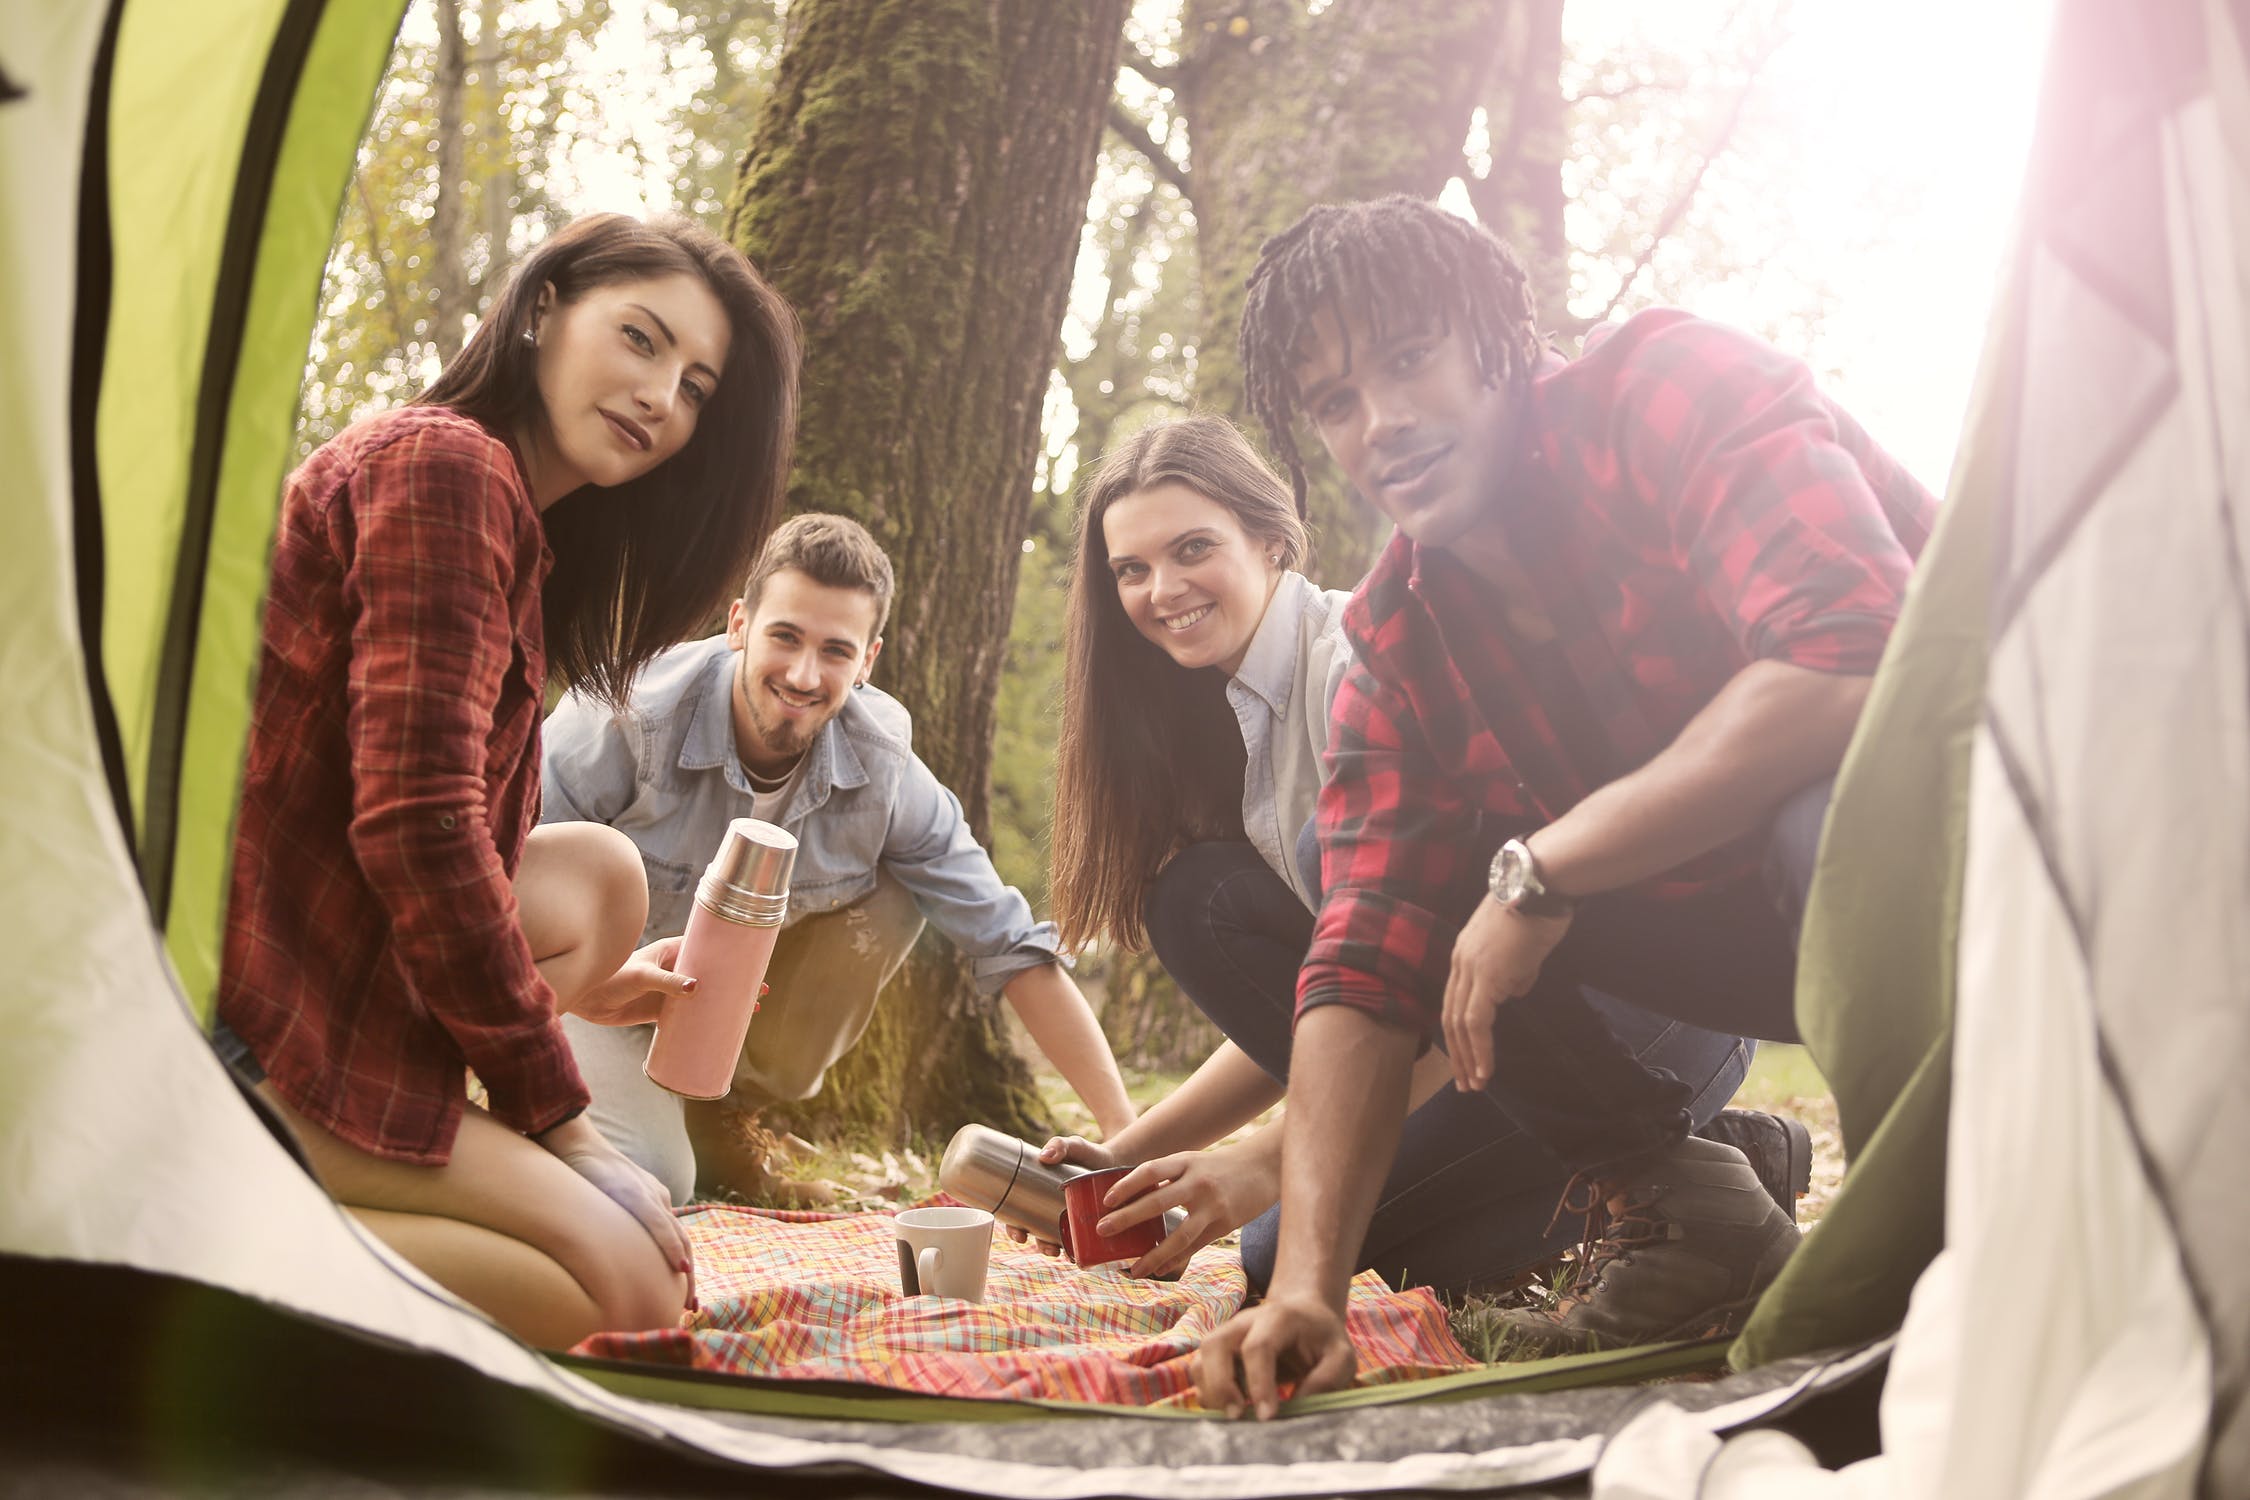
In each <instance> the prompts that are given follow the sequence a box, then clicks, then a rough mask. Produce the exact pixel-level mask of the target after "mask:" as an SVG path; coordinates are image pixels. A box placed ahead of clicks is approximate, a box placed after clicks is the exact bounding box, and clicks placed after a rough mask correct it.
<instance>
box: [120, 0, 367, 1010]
mask: <svg viewBox="0 0 2250 1500" xmlns="http://www.w3.org/2000/svg"><path fill="white" fill-rule="evenodd" d="M404 9H405V4H404V0H217V3H212V4H205V5H193V6H167V5H149V4H130V5H123V6H119V7H116V8H115V10H114V14H115V16H116V18H117V25H116V35H115V56H114V64H113V69H112V73H111V82H110V90H109V99H110V109H109V111H108V116H107V120H106V122H105V123H106V131H107V153H106V161H104V162H102V163H99V164H97V165H99V166H101V167H103V168H104V169H106V176H107V179H108V182H107V186H108V193H107V202H108V213H109V228H110V240H109V242H110V247H111V275H110V277H109V286H108V339H107V345H106V348H105V350H104V351H103V359H102V365H101V369H102V384H101V389H100V397H99V406H98V410H97V412H96V414H95V423H94V430H95V434H96V444H97V447H96V452H97V465H98V470H99V474H98V484H99V493H100V495H101V496H102V500H103V513H102V527H103V549H104V560H105V568H104V576H103V578H102V580H101V587H102V597H103V601H104V610H103V617H102V622H101V626H102V648H103V649H102V656H103V660H102V663H101V665H102V669H103V674H104V676H105V677H106V679H107V682H108V687H109V695H110V700H111V703H112V706H113V707H114V710H115V712H116V717H117V729H118V734H119V738H120V740H121V742H122V751H123V758H124V766H125V771H126V775H127V778H128V790H129V795H130V797H131V799H132V806H133V810H134V819H135V822H134V838H135V843H136V849H137V853H138V856H139V861H140V868H141V871H142V876H143V880H144V882H145V884H146V885H147V888H148V891H149V898H150V902H151V906H152V908H153V910H154V911H155V914H156V917H157V920H158V922H159V924H160V925H161V926H162V928H163V930H164V932H165V935H166V940H167V943H168V945H169V948H170V951H171V956H172V961H173V964H174V966H175V968H176V969H177V971H178V973H179V976H180V982H181V984H182V986H183V988H184V989H185V991H186V993H187V996H188V1000H189V1003H190V1005H191V1006H193V1007H194V1008H195V1009H196V1011H197V1012H198V1013H199V1014H203V1015H208V1014H209V1008H210V1004H211V993H212V987H213V984H214V982H215V979H216V976H217V972H218V943H219V925H220V919H221V915H222V905H223V902H224V898H225V891H226V872H227V868H228V863H229V861H228V836H229V831H230V830H231V828H232V824H233V807H234V799H235V795H236V784H237V781H238V778H239V767H240V762H241V757H242V746H243V735H244V732H245V728H246V725H247V722H248V709H249V694H250V685H251V676H252V668H253V664H254V662H255V660H256V656H255V650H256V642H257V628H258V608H259V604H260V602H261V601H262V600H263V598H264V595H265V577H264V574H265V567H264V559H265V556H266V551H267V547H268V544H269V543H270V541H271V537H272V530H273V523H274V517H275V514H276V497H277V496H278V494H279V492H280V485H281V480H282V478H283V476H284V475H285V474H286V473H287V471H288V469H289V466H290V461H291V457H292V452H291V445H292V438H293V426H294V419H295V410H296V391H297V388H298V386H299V384H300V383H301V381H302V379H303V370H304V362H303V355H304V350H305V348H306V346H307V344H308V342H309V340H310V337H311V332H312V319H313V313H314V309H315V307H316V306H317V302H318V294H319V287H320V276H321V271H322V268H323V266H324V265H325V263H326V260H327V253H328V244H329V240H330V238H331V237H332V236H333V234H334V232H335V222H336V205H337V204H338V203H340V202H341V201H342V199H343V193H344V189H345V186H346V184H347V183H348V181H349V174H350V172H351V168H352V162H353V157H354V153H355V151H356V149H357V146H358V142H359V137H360V133H361V131H362V130H364V129H365V127H366V121H367V115H368V111H369V108H370V104H371V101H372V100H373V98H374V93H375V86H376V84H377V82H378V81H379V80H380V78H381V77H382V72H383V66H384V63H385V61H386V60H387V58H388V56H389V50H390V39H391V36H392V34H393V33H394V32H395V31H396V30H397V27H398V23H399V17H400V14H401V12H402V11H403V10H404Z"/></svg>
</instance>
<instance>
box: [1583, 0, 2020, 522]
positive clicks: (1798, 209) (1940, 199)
mask: <svg viewBox="0 0 2250 1500" xmlns="http://www.w3.org/2000/svg"><path fill="white" fill-rule="evenodd" d="M1737 8H1738V0H1571V3H1570V4H1569V5H1568V6H1567V7H1566V8H1565V10H1564V12H1563V15H1564V25H1565V29H1566V32H1567V33H1568V40H1569V42H1570V43H1571V44H1572V45H1573V47H1574V48H1590V49H1602V48H1605V47H1609V46H1614V45H1617V44H1618V43H1619V42H1620V41H1621V40H1623V39H1627V38H1631V37H1633V36H1636V35H1638V36H1641V37H1646V38H1666V37H1677V38H1678V39H1679V40H1680V42H1681V44H1682V45H1683V47H1687V48H1692V47H1694V46H1696V45H1698V44H1707V39H1708V38H1709V37H1710V36H1711V35H1712V34H1713V32H1714V31H1715V30H1716V28H1717V27H1718V26H1719V25H1720V24H1721V23H1722V21H1723V18H1724V16H1725V15H1726V14H1727V13H1728V12H1731V11H1733V10H1735V9H1737ZM2050 9H2051V0H1883V3H1881V4H1851V3H1844V0H1797V4H1796V5H1795V7H1794V9H1793V11H1792V13H1791V14H1792V27H1791V35H1790V37H1789V40H1787V41H1786V42H1784V43H1783V44H1782V46H1781V48H1780V49H1779V50H1778V51H1777V52H1776V53H1775V54H1774V56H1773V58H1772V60H1771V62H1769V63H1768V65H1767V67H1766V70H1765V73H1764V74H1763V75H1762V76H1761V78H1760V80H1759V85H1758V86H1759V88H1760V90H1761V91H1762V93H1763V95H1764V97H1763V98H1761V99H1760V100H1759V106H1760V109H1761V110H1763V111H1771V112H1772V115H1773V116H1776V117H1778V119H1779V121H1780V122H1781V123H1782V125H1783V126H1784V128H1782V129H1767V130H1761V131H1760V132H1758V134H1757V138H1756V139H1755V140H1754V141H1753V142H1750V143H1749V149H1751V150H1753V151H1756V152H1761V153H1774V154H1781V153H1786V154H1787V155H1788V156H1789V157H1792V158H1794V160H1791V161H1776V162H1771V163H1760V164H1752V165H1754V166H1771V167H1772V168H1774V169H1775V171H1774V175H1775V176H1778V177H1782V178H1785V179H1787V180H1788V181H1790V182H1791V183H1792V185H1793V191H1792V193H1791V195H1790V201H1789V202H1788V203H1787V205H1786V208H1785V210H1784V212H1785V213H1786V216H1787V221H1788V223H1789V224H1790V226H1791V228H1790V231H1789V234H1788V236H1787V238H1786V240H1785V241H1784V243H1783V246H1782V251H1781V256H1780V257H1779V258H1780V259H1781V260H1785V261H1786V262H1788V264H1785V265H1783V264H1774V265H1772V268H1771V269H1772V279H1773V280H1774V281H1777V282H1788V281H1789V280H1791V279H1792V278H1810V279H1812V280H1815V281H1817V282H1819V283H1821V284H1823V285H1825V286H1826V287H1827V288H1828V289H1829V290H1830V291H1831V292H1832V293H1833V295H1834V302H1833V304H1832V306H1831V309H1830V311H1829V312H1828V314H1827V316H1826V318H1825V319H1824V321H1823V324H1822V329H1821V338H1820V345H1821V346H1820V348H1818V349H1817V350H1792V351H1791V352H1793V353H1799V354H1804V355H1806V356H1807V357H1808V358H1810V359H1812V361H1813V362H1814V364H1815V365H1816V366H1817V367H1819V368H1821V369H1823V370H1829V371H1833V372H1835V373H1834V378H1833V379H1832V380H1831V381H1830V385H1829V388H1830V390H1831V391H1832V392H1833V393H1834V394H1835V395H1836V396H1837V397H1838V398H1839V399H1840V400H1841V401H1842V402H1843V404H1844V405H1845V406H1846V407H1847V408H1848V409H1849V410H1850V411H1851V412H1852V413H1853V415H1855V416H1856V417H1858V418H1859V419H1860V421H1861V423H1862V424H1863V425H1865V426H1866V427H1867V428H1868V430H1869V431H1870V432H1871V433H1873V434H1874V436H1875V437H1876V439H1877V441H1879V442H1881V443H1882V444H1883V445H1884V446H1885V447H1887V448H1889V449H1890V450H1891V451H1892V452H1893V453H1894V454H1895V455H1896V456H1897V457H1898V458H1899V459H1900V460H1901V461H1902V462H1904V463H1905V464H1906V465H1907V467H1908V468H1909V469H1911V470H1912V471H1913V472H1914V473H1915V475H1916V476H1917V477H1919V478H1920V479H1922V481H1923V482H1924V483H1926V484H1928V485H1930V486H1931V487H1932V488H1933V489H1934V488H1940V487H1942V486H1943V485H1944V483H1945V480H1946V475H1947V471H1948V469H1949V468H1950V466H1951V462H1952V456H1953V449H1954V445H1955V442H1956V440H1957V439H1958V437H1959V429H1960V425H1961V420H1962V416H1963V413H1964V411H1965V409H1966V407H1967V404H1968V397H1969V390H1970V386H1971V383H1972V381H1973V379H1974V376H1975V373H1976V366H1977V361H1978V359H1979V357H1980V355H1981V353H1982V349H1983V342H1984V324H1985V319H1986V315H1987V311H1988V309H1989V307H1990V305H1991V302H1992V297H1993V293H1994V291H1995V289H1996V286H1997V278H1998V275H1999V272H2000V270H2001V267H2002V262H2003V259H2004V258H2005V256H2006V254H2007V250H2008V241H2009V237H2010V235H2011V233H2012V231H2013V226H2014V217H2015V212H2016V207H2017V200H2018V197H2019V195H2020V183H2021V179H2022V175H2023V165H2024V160H2025V157H2026V154H2027V152H2028V150H2029V147H2030V142H2031V126H2032V117H2033V112H2034V109H2035V106H2036V102H2037V95H2038V85H2039V75H2040V70H2041V65H2042V63H2043V61H2044V57H2045V52H2046V29H2047V22H2048V13H2049V11H2050ZM1698 28H1700V34H1699V33H1698ZM1759 294H1760V289H1759V286H1758V285H1757V283H1756V282H1755V281H1752V282H1749V283H1748V284H1740V285H1734V286H1730V287H1728V288H1725V289H1723V290H1720V291H1716V292H1714V293H1712V294H1710V295H1708V296H1707V297H1706V296H1699V297H1697V298H1696V300H1695V305H1694V306H1693V309H1692V310H1694V311H1696V312H1699V313H1703V314H1705V315H1707V316H1711V317H1716V318H1721V319H1725V320H1728V321H1734V322H1742V323H1751V324H1755V323H1757V322H1759V321H1760V313H1761V312H1762V311H1763V309H1762V308H1761V307H1760V305H1759Z"/></svg>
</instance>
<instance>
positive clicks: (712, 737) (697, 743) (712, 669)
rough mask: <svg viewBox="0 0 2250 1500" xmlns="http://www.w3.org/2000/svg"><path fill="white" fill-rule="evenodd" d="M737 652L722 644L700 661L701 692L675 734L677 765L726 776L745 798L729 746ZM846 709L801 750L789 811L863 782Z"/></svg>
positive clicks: (745, 784)
mask: <svg viewBox="0 0 2250 1500" xmlns="http://www.w3.org/2000/svg"><path fill="white" fill-rule="evenodd" d="M718 639H720V640H721V641H722V642H723V640H724V638H723V637H719V638H718ZM741 655H742V653H740V652H739V651H736V650H735V649H733V648H732V647H731V646H729V647H724V649H722V650H720V651H718V652H717V653H716V654H714V655H713V657H712V659H711V660H710V661H709V662H708V663H706V664H705V666H704V668H703V683H702V691H701V692H700V693H698V694H697V695H696V701H695V710H694V713H693V715H692V716H691V717H690V718H689V720H688V728H687V733H686V734H684V735H682V736H681V737H680V768H681V769H682V770H686V771H708V770H711V769H713V768H714V767H715V768H717V769H718V770H719V772H720V773H721V774H722V775H724V776H725V777H726V779H727V785H728V786H731V787H733V788H734V789H735V790H736V791H738V792H740V793H742V794H743V795H744V796H745V797H747V796H751V795H753V792H752V789H751V786H750V778H749V777H748V776H747V775H745V774H744V772H743V769H742V757H741V756H739V755H737V754H736V753H735V747H734V674H735V672H736V670H737V665H738V663H739V661H740V659H741ZM855 691H856V689H855ZM851 711H852V706H851V704H850V703H849V702H847V703H846V704H845V705H844V707H843V708H842V709H841V710H840V711H839V712H838V713H837V714H836V715H835V716H834V717H833V718H831V719H830V720H829V721H828V722H827V723H825V724H823V725H821V726H820V733H819V734H817V735H815V736H814V737H813V742H812V746H811V748H810V749H809V750H807V752H806V758H805V765H804V771H803V774H801V775H799V776H798V777H797V779H796V784H795V786H794V788H793V789H792V791H791V793H790V796H789V807H788V810H790V811H793V810H795V809H797V808H800V807H808V806H809V807H817V806H819V805H820V804H821V803H822V802H825V801H827V800H828V793H829V792H830V791H831V790H836V789H841V788H847V787H855V786H865V785H866V784H867V767H866V765H865V763H863V762H862V761H861V760H860V758H859V752H858V751H856V750H854V749H853V748H852V745H851V741H850V739H849V737H848V736H846V735H845V734H844V733H843V730H842V723H843V718H844V715H845V714H848V713H850V712H851Z"/></svg>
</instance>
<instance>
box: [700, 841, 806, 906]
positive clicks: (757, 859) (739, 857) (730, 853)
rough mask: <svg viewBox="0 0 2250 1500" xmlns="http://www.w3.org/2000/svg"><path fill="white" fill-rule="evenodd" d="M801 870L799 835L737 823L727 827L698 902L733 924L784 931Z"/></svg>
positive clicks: (704, 877)
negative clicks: (792, 885)
mask: <svg viewBox="0 0 2250 1500" xmlns="http://www.w3.org/2000/svg"><path fill="white" fill-rule="evenodd" d="M796 867H797V839H796V836H795V835H794V834H792V833H790V832H789V831H788V830H787V829H785V828H777V827H775V826H774V825H773V824H771V823H761V822H759V821H758V820H757V819H756V818H736V819H735V820H734V821H733V822H731V823H729V824H727V831H726V836H725V837H724V838H722V839H720V840H719V852H718V853H716V854H714V855H712V856H711V866H710V868H709V869H707V870H705V871H704V872H703V882H702V884H701V885H699V886H697V887H696V891H695V899H696V900H697V901H699V902H701V903H702V904H703V905H705V906H708V907H710V908H711V910H713V911H715V912H717V913H718V914H719V915H720V916H722V917H725V918H726V919H728V920H729V921H732V922H745V923H748V924H749V925H750V926H753V927H779V926H780V925H781V923H782V921H783V920H784V919H785V918H786V917H787V916H788V915H789V877H790V875H791V873H793V872H794V871H795V869H796Z"/></svg>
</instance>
